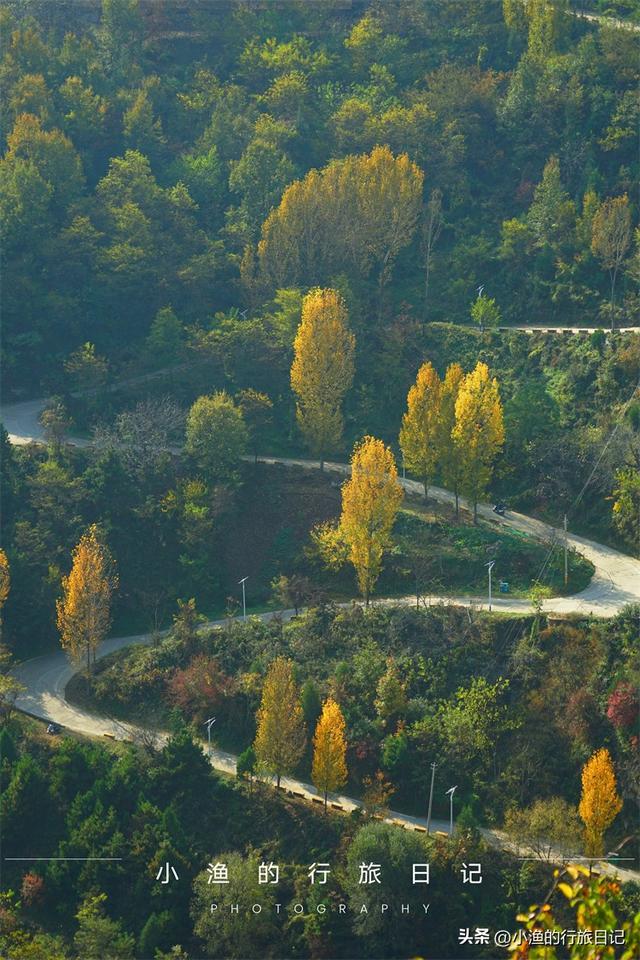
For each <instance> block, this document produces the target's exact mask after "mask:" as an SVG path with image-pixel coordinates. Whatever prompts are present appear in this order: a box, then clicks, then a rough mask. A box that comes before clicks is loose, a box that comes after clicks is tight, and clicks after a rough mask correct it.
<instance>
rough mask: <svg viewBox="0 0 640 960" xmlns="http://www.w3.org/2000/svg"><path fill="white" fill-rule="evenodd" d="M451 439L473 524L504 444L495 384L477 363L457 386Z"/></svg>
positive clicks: (480, 364)
mask: <svg viewBox="0 0 640 960" xmlns="http://www.w3.org/2000/svg"><path fill="white" fill-rule="evenodd" d="M452 437H453V440H454V442H455V443H457V444H458V445H459V448H460V453H461V457H462V461H461V471H460V473H461V477H460V480H461V482H460V486H461V489H462V491H463V493H465V494H466V495H467V497H468V498H469V500H470V501H471V503H473V520H474V523H475V522H477V519H478V501H479V500H480V498H481V497H482V495H483V493H484V492H485V490H486V488H487V486H488V484H489V481H490V480H491V474H492V470H493V462H494V460H495V458H496V456H497V455H498V452H499V451H500V449H501V447H502V445H503V443H504V420H503V415H502V402H501V400H500V394H499V392H498V381H497V380H496V379H495V377H494V378H491V377H490V375H489V368H488V366H487V365H486V363H478V364H477V365H476V368H475V370H472V371H471V373H468V374H467V375H466V377H465V378H464V380H463V381H462V383H461V384H460V389H459V391H458V396H457V399H456V423H455V426H454V428H453V432H452Z"/></svg>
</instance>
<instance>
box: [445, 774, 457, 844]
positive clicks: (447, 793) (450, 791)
mask: <svg viewBox="0 0 640 960" xmlns="http://www.w3.org/2000/svg"><path fill="white" fill-rule="evenodd" d="M457 789H458V784H457V783H456V785H455V787H449V789H448V790H446V791H445V797H447V796H448V797H449V836H450V837H451V836H453V795H454V793H455V792H456V790H457Z"/></svg>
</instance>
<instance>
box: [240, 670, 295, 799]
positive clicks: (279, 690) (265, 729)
mask: <svg viewBox="0 0 640 960" xmlns="http://www.w3.org/2000/svg"><path fill="white" fill-rule="evenodd" d="M305 739H306V737H305V725H304V714H303V712H302V706H301V705H300V696H299V692H298V688H297V686H296V683H295V681H294V678H293V663H292V661H291V660H287V659H286V658H285V657H277V658H276V659H275V660H274V661H273V662H272V663H271V665H270V666H269V670H268V671H267V676H266V678H265V681H264V685H263V687H262V701H261V703H260V709H259V710H258V717H257V731H256V738H255V741H254V744H253V748H254V750H255V753H256V759H257V761H258V764H259V765H260V766H261V767H262V769H263V770H267V771H268V772H269V773H272V774H274V775H275V777H276V781H277V784H278V786H280V778H281V777H282V775H283V774H284V773H290V772H291V771H292V770H293V769H294V767H295V766H296V764H297V763H298V761H299V760H300V757H301V756H302V753H303V751H304V745H305Z"/></svg>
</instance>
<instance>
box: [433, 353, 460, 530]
mask: <svg viewBox="0 0 640 960" xmlns="http://www.w3.org/2000/svg"><path fill="white" fill-rule="evenodd" d="M463 380H464V370H463V369H462V367H461V366H460V364H459V363H452V364H450V365H449V366H448V367H447V371H446V373H445V375H444V380H443V382H442V391H441V394H440V417H439V420H438V456H439V463H440V472H441V474H442V480H443V483H444V484H445V485H446V486H447V487H448V488H449V489H450V490H452V491H453V493H454V494H455V498H456V516H457V515H458V506H459V505H458V494H459V490H460V479H461V475H462V450H461V447H460V444H459V443H458V442H457V441H456V439H455V438H454V436H453V430H454V427H455V425H456V400H457V399H458V393H459V391H460V385H461V383H462V381H463Z"/></svg>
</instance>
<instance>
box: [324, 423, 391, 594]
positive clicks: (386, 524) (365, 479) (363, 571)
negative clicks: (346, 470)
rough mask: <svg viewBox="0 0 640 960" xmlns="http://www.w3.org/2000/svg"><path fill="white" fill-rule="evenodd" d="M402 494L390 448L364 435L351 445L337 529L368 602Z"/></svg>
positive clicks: (380, 441) (380, 566)
mask: <svg viewBox="0 0 640 960" xmlns="http://www.w3.org/2000/svg"><path fill="white" fill-rule="evenodd" d="M402 497H403V492H402V487H401V486H400V483H399V481H398V471H397V469H396V464H395V460H394V458H393V454H392V452H391V450H390V449H389V447H387V446H385V444H384V443H383V442H382V440H376V438H375V437H365V438H364V439H363V440H362V441H361V442H360V443H359V444H357V445H356V447H355V448H354V451H353V456H352V458H351V477H350V478H349V480H347V482H346V483H345V484H344V486H343V487H342V514H341V517H340V526H339V530H340V536H341V537H342V539H343V540H344V542H345V543H346V545H347V548H348V552H349V559H350V560H351V563H352V564H353V566H354V567H355V571H356V575H357V577H358V586H359V587H360V591H361V593H362V595H363V597H364V598H365V602H366V603H367V605H368V603H369V598H370V596H371V592H372V590H373V588H374V586H375V583H376V580H377V579H378V577H379V576H380V571H381V569H382V556H383V554H384V551H385V549H386V548H387V547H388V545H389V543H390V540H391V530H392V528H393V523H394V520H395V518H396V514H397V513H398V510H399V509H400V504H401V503H402Z"/></svg>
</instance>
